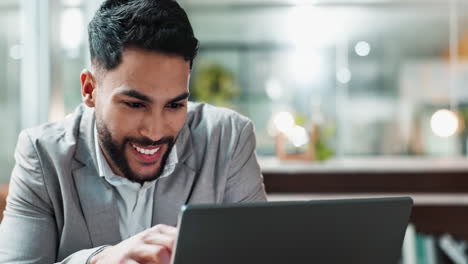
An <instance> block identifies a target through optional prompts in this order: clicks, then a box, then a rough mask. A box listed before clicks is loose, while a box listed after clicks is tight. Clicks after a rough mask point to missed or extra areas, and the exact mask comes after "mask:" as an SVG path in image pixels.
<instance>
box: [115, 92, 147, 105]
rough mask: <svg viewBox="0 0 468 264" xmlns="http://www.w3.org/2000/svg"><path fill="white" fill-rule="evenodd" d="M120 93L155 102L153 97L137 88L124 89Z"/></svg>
mask: <svg viewBox="0 0 468 264" xmlns="http://www.w3.org/2000/svg"><path fill="white" fill-rule="evenodd" d="M120 94H123V95H126V96H128V97H133V98H136V99H138V100H141V101H144V102H147V103H153V99H151V98H149V97H148V96H146V95H144V94H142V93H140V92H137V91H135V90H123V91H122V92H120Z"/></svg>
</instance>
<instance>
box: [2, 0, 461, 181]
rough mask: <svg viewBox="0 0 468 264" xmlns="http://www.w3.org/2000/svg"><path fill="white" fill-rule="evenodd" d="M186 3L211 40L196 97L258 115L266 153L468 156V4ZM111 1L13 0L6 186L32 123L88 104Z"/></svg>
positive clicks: (7, 58)
mask: <svg viewBox="0 0 468 264" xmlns="http://www.w3.org/2000/svg"><path fill="white" fill-rule="evenodd" d="M179 2H180V4H181V5H182V6H183V7H184V8H185V9H186V11H187V12H188V14H189V17H190V19H191V21H192V23H193V27H194V30H195V33H196V36H197V37H198V38H199V40H200V41H201V46H200V53H199V57H198V58H197V60H196V63H195V67H194V70H193V75H192V80H191V92H192V98H191V99H192V100H195V101H208V102H211V103H213V104H216V105H222V106H227V107H230V108H233V109H235V110H237V111H239V112H240V113H242V114H244V115H246V116H248V117H250V118H251V119H252V120H253V121H254V123H255V125H256V132H257V144H258V148H257V151H258V154H259V155H260V156H266V157H268V156H278V149H277V146H278V145H282V146H284V148H282V149H281V152H282V153H283V154H284V153H286V155H289V154H301V153H305V152H307V150H308V149H310V148H312V149H313V152H314V155H312V156H310V155H309V156H307V155H306V159H309V158H310V160H325V159H333V158H335V159H337V158H338V159H339V158H346V157H382V156H398V157H406V156H442V157H463V156H465V155H466V154H467V149H468V147H467V134H468V133H467V130H466V129H465V127H466V121H467V118H468V105H467V99H468V98H467V97H468V89H465V87H464V85H465V83H466V82H465V81H466V80H465V79H467V78H468V74H467V73H468V64H467V62H466V60H465V59H467V58H468V20H467V19H468V15H467V14H468V12H467V11H468V2H467V1H456V0H407V1H401V0H339V1H338V0H315V1H314V0H308V1H290V0H216V1H215V0H180V1H179ZM99 4H100V1H94V0H49V1H34V0H2V1H0V13H1V16H0V20H1V25H2V27H1V28H0V108H1V111H0V115H2V117H1V118H2V120H3V124H2V129H1V130H0V133H1V137H2V138H3V141H2V142H3V143H2V147H1V148H0V181H3V182H6V181H8V178H9V174H10V171H11V168H12V165H13V155H12V154H13V151H14V147H15V144H16V139H17V135H18V133H19V131H20V130H21V129H23V128H26V127H30V126H34V125H37V124H39V123H42V122H46V121H53V120H58V119H61V118H63V117H64V116H65V115H66V114H68V113H70V112H71V111H73V109H74V108H75V107H76V106H77V105H78V104H79V103H80V102H81V97H80V86H79V79H78V76H79V73H80V71H81V69H82V68H84V67H88V66H89V54H88V47H87V33H86V27H87V23H88V21H89V20H90V19H91V17H92V15H93V13H94V11H95V10H96V9H97V7H98V6H99ZM278 134H282V135H284V136H285V137H284V138H285V140H283V141H279V142H278ZM311 145H312V146H311ZM283 156H284V155H283ZM296 156H297V155H296ZM292 159H294V155H293V156H292Z"/></svg>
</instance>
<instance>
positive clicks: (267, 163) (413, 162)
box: [260, 158, 468, 240]
mask: <svg viewBox="0 0 468 264" xmlns="http://www.w3.org/2000/svg"><path fill="white" fill-rule="evenodd" d="M260 164H261V167H262V171H263V175H264V181H265V187H266V190H267V193H268V196H269V199H270V200H272V201H278V200H312V199H341V198H362V197H383V196H411V197H412V198H413V200H414V201H415V206H414V208H413V211H412V215H411V219H410V221H411V222H413V223H414V224H415V226H416V229H417V231H418V232H423V233H428V234H434V235H441V234H443V233H450V234H452V235H453V236H454V237H455V238H457V239H465V240H468V224H467V223H468V159H465V158H454V159H436V158H432V159H421V158H418V159H408V158H396V159H395V158H380V159H371V158H369V159H353V160H334V161H329V162H327V163H322V164H320V163H300V162H279V161H277V160H276V161H275V160H274V159H270V160H265V159H260Z"/></svg>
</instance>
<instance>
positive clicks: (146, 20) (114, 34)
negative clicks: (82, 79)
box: [88, 0, 198, 70]
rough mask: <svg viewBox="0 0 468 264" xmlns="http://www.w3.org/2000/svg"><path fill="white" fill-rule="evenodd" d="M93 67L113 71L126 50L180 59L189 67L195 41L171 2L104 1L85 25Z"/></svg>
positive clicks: (156, 0) (182, 14) (184, 14)
mask: <svg viewBox="0 0 468 264" xmlns="http://www.w3.org/2000/svg"><path fill="white" fill-rule="evenodd" d="M88 34H89V50H90V53H91V61H92V63H93V64H96V65H98V66H99V67H101V68H103V69H105V70H112V69H114V68H116V67H117V66H118V65H119V64H120V62H121V57H122V52H123V51H124V49H125V48H127V47H136V48H141V49H144V50H148V51H156V52H161V53H165V54H172V55H179V56H182V57H183V58H184V59H185V60H186V61H190V66H192V64H193V60H194V59H195V56H196V54H197V50H198V40H197V39H196V38H195V36H194V34H193V29H192V26H191V25H190V21H189V19H188V17H187V14H186V13H185V11H184V10H183V9H182V8H181V7H180V6H179V4H178V3H177V2H176V1H175V0H106V1H104V3H103V4H102V5H101V7H100V8H99V9H98V11H97V12H96V14H95V15H94V18H93V19H92V20H91V22H90V23H89V25H88Z"/></svg>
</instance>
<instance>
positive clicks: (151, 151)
mask: <svg viewBox="0 0 468 264" xmlns="http://www.w3.org/2000/svg"><path fill="white" fill-rule="evenodd" d="M132 147H133V148H134V149H136V151H138V152H140V153H141V154H145V155H153V154H154V153H156V152H158V151H159V148H155V149H144V148H140V147H137V146H135V145H133V144H132Z"/></svg>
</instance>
